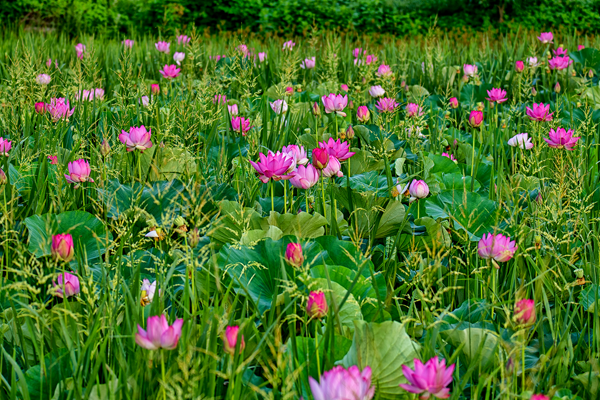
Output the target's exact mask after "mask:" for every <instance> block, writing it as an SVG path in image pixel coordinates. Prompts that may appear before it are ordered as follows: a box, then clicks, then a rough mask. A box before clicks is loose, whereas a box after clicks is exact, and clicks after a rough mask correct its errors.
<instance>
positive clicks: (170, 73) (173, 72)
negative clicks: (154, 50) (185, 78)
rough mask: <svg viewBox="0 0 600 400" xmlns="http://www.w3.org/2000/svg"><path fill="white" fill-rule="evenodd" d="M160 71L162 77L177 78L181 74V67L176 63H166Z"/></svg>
mask: <svg viewBox="0 0 600 400" xmlns="http://www.w3.org/2000/svg"><path fill="white" fill-rule="evenodd" d="M158 72H160V74H161V75H162V77H163V78H165V79H173V78H177V77H178V76H179V73H180V72H181V69H180V68H177V66H175V64H172V65H165V66H164V67H163V69H162V70H161V71H158Z"/></svg>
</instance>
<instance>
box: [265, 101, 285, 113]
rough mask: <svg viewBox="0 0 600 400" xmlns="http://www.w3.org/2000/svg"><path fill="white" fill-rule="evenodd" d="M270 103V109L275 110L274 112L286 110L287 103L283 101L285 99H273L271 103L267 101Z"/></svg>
mask: <svg viewBox="0 0 600 400" xmlns="http://www.w3.org/2000/svg"><path fill="white" fill-rule="evenodd" d="M269 104H270V105H271V109H272V110H273V111H274V112H275V114H277V115H279V114H281V113H284V114H285V113H286V112H287V110H288V105H287V103H286V102H285V100H282V99H279V100H275V101H274V102H272V103H269Z"/></svg>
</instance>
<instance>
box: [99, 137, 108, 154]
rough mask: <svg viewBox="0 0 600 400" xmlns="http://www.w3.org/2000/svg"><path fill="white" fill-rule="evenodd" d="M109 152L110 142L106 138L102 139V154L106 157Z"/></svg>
mask: <svg viewBox="0 0 600 400" xmlns="http://www.w3.org/2000/svg"><path fill="white" fill-rule="evenodd" d="M108 153H110V144H108V141H107V140H106V139H104V140H102V143H101V144H100V154H102V155H103V156H104V157H106V156H107V155H108Z"/></svg>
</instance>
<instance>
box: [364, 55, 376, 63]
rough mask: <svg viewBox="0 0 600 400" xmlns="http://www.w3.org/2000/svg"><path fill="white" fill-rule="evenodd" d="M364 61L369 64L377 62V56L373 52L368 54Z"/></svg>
mask: <svg viewBox="0 0 600 400" xmlns="http://www.w3.org/2000/svg"><path fill="white" fill-rule="evenodd" d="M365 61H366V62H367V65H371V64H373V63H376V62H377V57H376V56H375V55H374V54H369V55H368V56H367V59H366V60H365Z"/></svg>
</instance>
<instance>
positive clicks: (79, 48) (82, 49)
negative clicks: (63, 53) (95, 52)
mask: <svg viewBox="0 0 600 400" xmlns="http://www.w3.org/2000/svg"><path fill="white" fill-rule="evenodd" d="M75 51H76V52H77V57H78V58H80V59H83V55H84V53H85V44H83V43H78V44H77V45H76V46H75Z"/></svg>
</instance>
